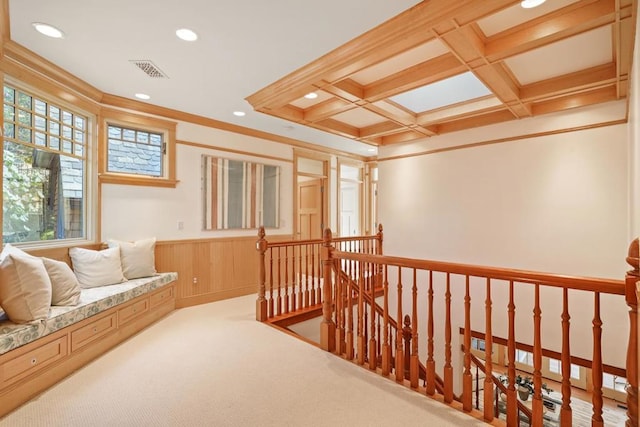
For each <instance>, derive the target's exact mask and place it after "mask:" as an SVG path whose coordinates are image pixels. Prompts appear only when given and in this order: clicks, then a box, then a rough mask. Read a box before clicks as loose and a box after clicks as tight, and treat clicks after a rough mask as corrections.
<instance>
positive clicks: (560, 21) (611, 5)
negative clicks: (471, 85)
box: [485, 0, 631, 63]
mask: <svg viewBox="0 0 640 427" xmlns="http://www.w3.org/2000/svg"><path fill="white" fill-rule="evenodd" d="M615 3H616V0H596V1H594V0H581V1H579V2H577V3H573V4H571V5H569V6H566V7H564V8H562V9H560V10H557V11H555V12H552V13H550V14H547V15H544V16H541V17H539V18H537V19H534V20H531V21H529V22H526V23H524V24H522V25H519V26H517V27H515V28H511V29H509V30H506V31H503V32H501V33H498V34H495V35H493V36H491V37H488V38H487V41H486V43H485V55H486V57H487V59H488V60H489V62H492V63H493V62H497V61H500V60H503V59H506V58H508V57H511V56H515V55H518V54H520V53H523V52H527V51H529V50H532V49H535V48H538V47H541V46H545V45H547V44H550V43H553V42H557V41H559V40H562V39H566V38H569V37H572V36H575V35H578V34H581V33H584V32H587V31H590V30H593V29H596V28H599V27H602V26H604V25H609V24H612V23H614V22H615V19H616V4H615ZM623 11H624V12H623ZM621 12H622V14H623V15H624V16H623V18H625V17H628V16H630V15H631V11H630V8H624V9H622V11H621Z"/></svg>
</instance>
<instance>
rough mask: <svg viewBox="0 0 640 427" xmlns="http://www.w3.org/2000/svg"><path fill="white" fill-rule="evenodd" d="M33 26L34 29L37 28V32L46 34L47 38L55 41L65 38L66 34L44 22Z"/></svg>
mask: <svg viewBox="0 0 640 427" xmlns="http://www.w3.org/2000/svg"><path fill="white" fill-rule="evenodd" d="M31 25H33V28H35V29H36V31H37V32H39V33H40V34H44V35H45V36H47V37H52V38H54V39H61V38H63V37H64V33H63V32H62V31H60V30H59V29H57V28H56V27H54V26H52V25H49V24H43V23H42V22H34V23H32V24H31Z"/></svg>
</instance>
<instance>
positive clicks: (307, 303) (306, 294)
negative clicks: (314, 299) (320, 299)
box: [304, 245, 312, 307]
mask: <svg viewBox="0 0 640 427" xmlns="http://www.w3.org/2000/svg"><path fill="white" fill-rule="evenodd" d="M309 252H310V251H309V245H306V246H305V251H304V258H305V260H304V261H305V262H304V264H305V265H304V269H305V276H306V278H307V280H306V281H305V285H304V306H305V307H309V306H310V305H311V298H310V293H309V288H310V287H311V280H312V278H311V276H310V275H309Z"/></svg>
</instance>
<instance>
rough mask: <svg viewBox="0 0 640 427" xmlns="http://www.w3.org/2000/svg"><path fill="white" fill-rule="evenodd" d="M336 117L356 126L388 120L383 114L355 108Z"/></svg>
mask: <svg viewBox="0 0 640 427" xmlns="http://www.w3.org/2000/svg"><path fill="white" fill-rule="evenodd" d="M333 118H334V119H336V120H338V121H340V122H343V123H346V124H348V125H351V126H355V127H359V128H362V127H366V126H371V125H375V124H377V123H381V122H384V121H386V120H387V119H385V118H384V117H382V116H379V115H377V114H376V113H372V112H371V111H368V110H364V109H353V110H349V111H345V112H343V113H340V114H336V115H335V116H333Z"/></svg>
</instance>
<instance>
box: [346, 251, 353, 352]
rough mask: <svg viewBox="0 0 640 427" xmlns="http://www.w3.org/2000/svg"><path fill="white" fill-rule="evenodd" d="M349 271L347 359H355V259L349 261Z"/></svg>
mask: <svg viewBox="0 0 640 427" xmlns="http://www.w3.org/2000/svg"><path fill="white" fill-rule="evenodd" d="M347 266H348V269H349V272H348V276H349V281H348V282H347V298H348V300H349V301H348V309H347V310H348V311H347V315H348V317H349V326H348V329H347V360H353V357H354V342H353V282H352V280H353V261H349V262H348V263H347Z"/></svg>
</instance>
